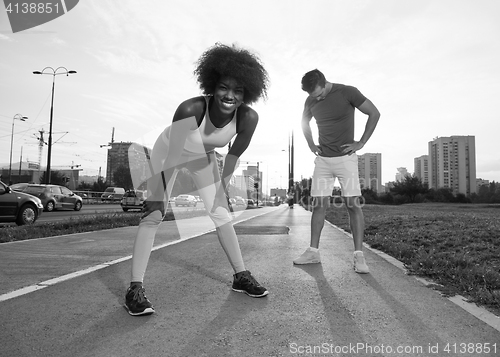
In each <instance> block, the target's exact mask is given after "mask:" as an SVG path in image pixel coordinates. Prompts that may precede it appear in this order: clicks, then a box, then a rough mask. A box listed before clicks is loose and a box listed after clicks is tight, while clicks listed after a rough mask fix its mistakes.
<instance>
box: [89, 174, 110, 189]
mask: <svg viewBox="0 0 500 357" xmlns="http://www.w3.org/2000/svg"><path fill="white" fill-rule="evenodd" d="M106 186H107V185H106V181H104V178H103V177H102V176H99V177H98V178H97V182H94V184H93V185H92V191H94V192H104V190H105V189H106Z"/></svg>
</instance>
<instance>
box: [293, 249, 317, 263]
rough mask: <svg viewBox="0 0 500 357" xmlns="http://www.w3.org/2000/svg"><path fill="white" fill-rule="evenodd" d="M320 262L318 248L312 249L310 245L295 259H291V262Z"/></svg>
mask: <svg viewBox="0 0 500 357" xmlns="http://www.w3.org/2000/svg"><path fill="white" fill-rule="evenodd" d="M316 263H321V256H320V255H319V250H317V251H312V250H311V247H309V248H307V249H306V251H305V252H304V253H302V255H301V256H300V257H298V258H297V259H295V260H294V261H293V264H297V265H302V264H316Z"/></svg>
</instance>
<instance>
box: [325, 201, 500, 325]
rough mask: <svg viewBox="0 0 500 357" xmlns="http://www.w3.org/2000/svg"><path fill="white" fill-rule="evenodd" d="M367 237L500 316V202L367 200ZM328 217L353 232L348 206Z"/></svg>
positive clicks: (409, 266)
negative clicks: (389, 203)
mask: <svg viewBox="0 0 500 357" xmlns="http://www.w3.org/2000/svg"><path fill="white" fill-rule="evenodd" d="M363 212H364V215H365V222H366V225H365V242H366V243H368V244H369V245H370V246H371V247H373V248H375V249H379V250H381V251H383V252H385V253H387V254H389V255H391V256H393V257H394V258H396V259H398V260H400V261H402V262H403V263H404V264H405V265H406V267H407V269H408V271H409V273H410V274H416V275H419V276H423V277H427V278H430V279H431V280H433V281H434V282H435V283H437V284H441V285H443V286H442V287H436V288H438V289H439V290H441V291H442V292H443V293H444V294H447V295H455V294H460V295H462V296H464V297H467V298H468V299H469V301H471V302H475V303H477V304H478V305H482V306H484V307H486V308H488V309H489V310H490V311H492V312H494V313H495V314H497V315H499V316H500V220H499V216H500V205H474V204H438V203H436V204H434V203H431V204H430V203H426V204H408V205H400V206H386V205H365V206H364V207H363ZM327 220H328V221H329V222H331V223H333V224H335V225H336V226H338V227H340V228H342V229H344V230H346V231H348V232H350V227H349V219H348V215H347V211H346V209H345V208H344V207H338V205H337V207H335V206H332V207H330V208H329V209H328V211H327Z"/></svg>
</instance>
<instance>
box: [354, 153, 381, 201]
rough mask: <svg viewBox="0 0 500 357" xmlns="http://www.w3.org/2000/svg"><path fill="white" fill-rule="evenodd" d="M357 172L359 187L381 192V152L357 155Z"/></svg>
mask: <svg viewBox="0 0 500 357" xmlns="http://www.w3.org/2000/svg"><path fill="white" fill-rule="evenodd" d="M358 174H359V182H360V185H361V188H362V189H363V188H371V189H372V190H374V191H375V192H382V154H379V153H375V154H374V153H366V154H363V155H358Z"/></svg>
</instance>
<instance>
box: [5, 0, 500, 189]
mask: <svg viewBox="0 0 500 357" xmlns="http://www.w3.org/2000/svg"><path fill="white" fill-rule="evenodd" d="M499 14H500V2H499V1H497V0H478V1H468V0H467V1H465V0H441V1H427V0H419V1H410V0H379V1H369V0H349V1H347V0H344V1H339V0H308V1H305V0H303V1H298V0H286V1H285V0H275V1H264V0H256V1H252V2H238V1H234V2H230V3H228V2H219V1H213V2H205V1H201V0H169V1H163V0H150V1H139V2H138V1H130V0H120V1H110V0H81V1H80V2H79V3H78V5H77V6H76V7H75V8H74V9H72V10H71V11H69V12H67V13H66V14H65V15H63V16H61V17H59V18H57V19H55V20H53V21H50V22H48V23H46V24H43V25H40V26H37V27H34V28H32V29H29V30H25V31H22V32H17V33H13V32H12V30H11V27H10V24H9V21H8V17H7V13H6V11H5V8H4V7H1V5H0V164H2V165H4V164H8V163H9V155H10V143H11V137H13V139H14V142H13V150H12V156H13V162H19V158H20V155H21V150H22V157H23V160H24V161H26V160H29V161H30V162H38V161H39V150H38V140H37V138H36V136H39V131H41V130H44V131H45V139H46V140H47V137H48V130H49V119H50V103H51V89H52V78H53V77H52V76H50V75H33V71H41V70H42V69H44V68H45V67H53V68H54V69H55V68H57V67H65V68H66V69H68V70H75V71H77V74H73V75H70V76H65V75H58V76H56V80H55V96H54V114H53V142H54V144H53V147H52V164H51V165H52V168H53V169H57V168H67V167H68V166H70V165H80V169H82V171H81V173H80V175H97V174H98V173H99V170H100V169H101V170H102V172H101V174H102V175H103V176H104V175H105V172H106V155H107V148H106V147H101V145H106V144H108V143H109V142H110V141H111V135H112V131H113V128H114V141H115V142H119V141H124V142H126V141H134V142H142V143H150V142H154V140H155V139H156V137H157V135H158V134H159V133H160V132H161V131H162V130H163V129H164V128H165V127H166V126H168V125H170V123H171V121H172V116H173V113H174V111H175V109H176V108H177V106H178V105H179V104H180V103H181V102H182V101H184V100H185V99H188V98H191V97H195V96H198V95H201V91H200V89H199V86H198V84H197V83H196V78H195V76H194V75H193V70H194V67H195V62H196V60H197V59H198V57H199V56H200V55H201V54H202V53H203V52H204V51H205V50H206V49H207V48H209V47H211V46H212V45H214V44H215V43H216V42H221V43H224V44H228V45H230V44H236V45H237V46H240V47H243V48H246V49H248V50H250V51H252V52H253V53H255V54H257V55H258V56H259V58H260V59H261V61H262V62H263V63H264V66H265V68H266V69H267V71H268V73H269V76H270V88H269V92H268V98H267V100H265V101H259V102H258V103H256V104H254V105H253V106H252V107H253V108H254V109H255V110H256V111H257V112H258V113H259V118H260V120H259V124H258V127H257V130H256V132H255V134H254V137H253V139H252V142H251V144H250V146H249V148H248V149H247V151H246V152H245V153H244V154H243V156H242V157H241V163H242V166H245V165H247V163H250V164H255V163H256V162H259V166H260V169H261V171H263V173H264V179H263V186H264V188H266V187H286V184H287V175H288V174H287V172H288V143H289V137H290V134H291V133H292V132H293V133H294V144H295V145H294V147H295V165H294V166H295V172H294V178H295V180H300V179H301V178H308V177H310V176H311V175H312V171H313V167H314V164H313V161H314V154H313V153H312V152H311V151H310V150H309V148H308V146H307V144H306V141H305V139H304V136H303V134H302V130H301V126H300V120H301V115H302V110H303V105H304V101H305V99H306V96H307V94H306V93H305V92H303V91H302V90H301V86H300V81H301V78H302V76H303V74H304V73H305V72H307V71H309V70H311V69H314V68H318V69H320V70H321V71H322V72H323V73H324V74H325V76H326V78H327V80H328V81H330V82H333V83H341V84H347V85H352V86H355V87H357V88H358V89H359V90H360V91H361V93H363V94H364V95H365V96H366V97H367V98H368V99H370V100H371V101H372V102H373V103H374V104H375V106H376V107H377V108H378V109H379V111H380V113H381V117H380V121H379V124H378V126H377V128H376V130H375V132H374V133H373V135H372V137H371V139H370V140H369V141H368V143H367V144H366V145H365V147H364V148H363V149H362V150H361V151H359V152H358V154H364V153H381V154H382V183H384V184H385V183H386V182H388V181H394V180H395V175H396V173H397V168H398V167H406V168H407V169H408V171H409V172H410V173H412V172H413V171H414V164H413V160H414V158H415V157H419V156H421V155H426V154H427V153H428V142H429V141H432V140H433V138H435V137H438V136H439V137H441V136H452V135H474V136H475V140H476V167H477V170H476V171H477V172H476V176H477V177H478V178H482V179H486V180H490V181H493V180H494V181H497V182H498V181H500V154H499V153H498V148H497V146H498V137H499V134H500V130H499V129H500V123H499V122H500V121H499V117H500V114H498V113H496V112H495V108H496V104H495V103H496V100H498V97H499V96H500V66H499V63H500V41H499V40H498V39H499V35H500V22H499V21H498V16H499ZM47 73H49V72H47ZM16 114H21V115H23V116H27V117H28V120H26V121H25V122H22V121H20V120H14V119H13V118H14V117H15V116H16ZM366 119H367V117H366V115H364V114H363V113H361V112H359V111H357V112H356V118H355V125H356V126H355V128H356V129H355V130H356V133H355V139H356V140H359V139H360V138H361V135H362V134H363V130H364V127H365V124H366ZM13 121H14V124H15V125H14V135H13V136H12V122H13ZM311 124H312V125H311V126H312V128H313V132H314V136H315V138H316V140H317V131H316V129H315V124H314V121H312V122H311ZM221 151H222V152H221V153H224V151H225V149H222V150H221ZM46 163H47V147H46V146H45V147H44V148H43V150H42V165H43V166H45V165H46Z"/></svg>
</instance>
